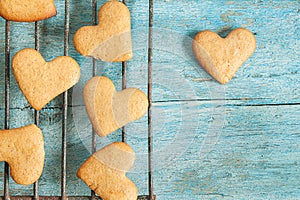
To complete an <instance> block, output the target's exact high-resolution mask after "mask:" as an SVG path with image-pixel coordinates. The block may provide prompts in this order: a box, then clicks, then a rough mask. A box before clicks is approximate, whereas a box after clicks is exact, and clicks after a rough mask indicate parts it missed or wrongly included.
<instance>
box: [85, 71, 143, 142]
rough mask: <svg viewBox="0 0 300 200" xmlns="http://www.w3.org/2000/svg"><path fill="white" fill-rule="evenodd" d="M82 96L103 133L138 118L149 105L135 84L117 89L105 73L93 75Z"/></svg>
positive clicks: (95, 123) (99, 131) (91, 119)
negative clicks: (123, 88)
mask: <svg viewBox="0 0 300 200" xmlns="http://www.w3.org/2000/svg"><path fill="white" fill-rule="evenodd" d="M83 96H84V103H85V108H86V111H87V113H88V116H89V119H90V121H91V122H92V125H93V127H94V129H95V131H96V132H97V133H98V135H100V136H106V135H107V134H109V133H111V132H113V131H115V130H117V129H118V128H121V127H122V126H124V125H126V124H128V123H130V122H133V121H135V120H137V119H139V118H140V117H142V116H143V115H144V114H145V113H146V111H147V109H148V98H147V96H146V95H145V93H143V92H142V91H141V90H139V89H136V88H128V89H125V90H122V91H120V92H117V91H116V89H115V86H114V84H113V82H112V81H111V80H110V79H109V78H107V77H104V76H97V77H93V78H91V79H90V80H89V81H88V82H87V83H86V85H85V87H84V95H83Z"/></svg>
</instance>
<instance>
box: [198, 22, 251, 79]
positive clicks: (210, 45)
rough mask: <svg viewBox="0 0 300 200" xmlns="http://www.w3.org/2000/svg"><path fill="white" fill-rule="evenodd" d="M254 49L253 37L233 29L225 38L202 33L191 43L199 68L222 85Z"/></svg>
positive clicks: (209, 32)
mask: <svg viewBox="0 0 300 200" xmlns="http://www.w3.org/2000/svg"><path fill="white" fill-rule="evenodd" d="M255 48H256V39H255V37H254V35H253V34H252V33H251V32H250V31H249V30H247V29H244V28H237V29H234V30H233V31H231V32H230V33H229V35H228V36H227V37H226V38H221V37H220V36H219V35H217V34H216V33H214V32H212V31H202V32H199V33H198V34H197V35H196V36H195V38H194V41H193V51H194V54H195V55H196V58H197V59H198V61H199V63H200V64H201V66H202V67H203V68H204V69H205V70H206V71H207V73H209V74H210V75H211V76H212V77H214V78H215V79H216V80H217V81H218V82H220V83H222V84H225V83H227V82H228V81H229V80H230V79H231V78H232V77H233V76H234V74H235V73H236V71H237V70H238V69H239V67H240V66H241V65H242V64H243V63H244V62H245V61H246V60H247V59H248V58H249V57H250V56H251V55H252V54H253V53H254V51H255Z"/></svg>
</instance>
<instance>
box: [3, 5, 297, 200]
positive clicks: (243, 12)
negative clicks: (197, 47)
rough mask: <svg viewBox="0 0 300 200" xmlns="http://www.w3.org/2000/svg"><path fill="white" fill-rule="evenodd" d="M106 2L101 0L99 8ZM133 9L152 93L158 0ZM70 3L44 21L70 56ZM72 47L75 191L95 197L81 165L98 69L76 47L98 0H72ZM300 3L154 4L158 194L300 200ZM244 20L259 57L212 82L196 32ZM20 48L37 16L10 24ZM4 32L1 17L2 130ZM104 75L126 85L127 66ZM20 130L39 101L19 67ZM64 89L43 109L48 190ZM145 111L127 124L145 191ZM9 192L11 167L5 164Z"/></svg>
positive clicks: (15, 113) (136, 175) (28, 42)
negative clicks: (88, 89) (198, 55)
mask: <svg viewBox="0 0 300 200" xmlns="http://www.w3.org/2000/svg"><path fill="white" fill-rule="evenodd" d="M103 2H104V1H102V0H101V1H98V6H100V5H101V4H102V3H103ZM127 2H128V7H129V9H130V11H131V16H132V28H133V36H134V38H133V39H134V42H133V45H134V54H135V56H134V58H133V59H132V60H131V61H129V62H128V75H127V78H128V86H134V87H139V88H141V89H142V90H144V91H146V90H147V39H148V35H147V31H148V2H147V1H146V0H140V1H131V0H130V1H129V0H128V1H127ZM63 4H64V1H62V0H57V1H56V5H57V7H58V15H57V16H56V17H54V18H51V19H49V20H45V21H43V22H41V53H42V54H43V55H44V57H45V58H46V59H47V60H51V59H53V58H54V57H57V56H60V55H63V34H64V32H63V28H64V5H63ZM70 9H71V24H70V25H71V41H70V42H71V45H70V55H71V56H73V57H74V58H75V59H76V60H77V61H78V62H79V64H80V65H81V69H82V70H81V73H82V76H81V81H80V83H79V84H78V85H77V86H76V87H75V88H74V89H73V92H70V96H72V98H73V99H72V101H71V100H70V109H69V117H68V119H69V122H68V138H67V140H68V157H67V165H68V176H67V177H68V181H67V194H68V195H89V194H90V191H89V189H88V187H87V186H85V185H84V184H83V183H82V181H80V180H79V179H78V178H76V176H75V173H76V170H77V169H78V167H79V166H80V164H81V163H82V162H83V161H84V160H85V159H86V158H88V156H89V155H90V140H91V137H90V136H91V135H90V130H91V127H90V124H89V121H88V119H87V117H86V114H85V111H84V107H83V102H82V94H81V92H82V87H83V85H84V83H85V82H86V81H87V80H88V79H89V78H90V77H91V75H92V71H91V69H92V65H91V59H90V58H84V57H82V56H80V55H79V54H78V53H77V52H76V51H75V50H74V48H73V46H72V40H73V34H74V32H75V31H76V30H77V29H78V28H79V27H81V26H83V25H89V24H91V17H92V16H91V15H92V12H91V2H90V1H80V0H71V8H70ZM299 11H300V2H299V1H295V0H284V1H275V0H272V1H258V0H251V1H246V0H242V1H238V0H235V1H222V0H220V1H209V0H207V1H199V0H181V1H174V0H168V1H163V0H158V1H154V27H155V29H154V64H153V75H154V90H153V93H154V97H153V100H154V111H153V115H154V116H153V120H154V122H153V126H154V151H155V152H154V166H155V167H154V188H155V194H156V195H157V199H299V198H300V188H299V185H300V171H299V170H300V123H299V117H300V95H299V94H300V91H299V90H300V89H299V88H300V84H299V83H300V81H299V80H300V71H299V64H300V62H299V58H300V56H299V52H300V39H299V35H300V25H299V22H300V12H299ZM236 27H246V28H248V29H250V30H251V31H252V32H254V33H255V34H256V38H257V50H256V52H255V54H254V55H253V56H252V57H251V58H250V59H249V60H248V61H247V62H246V63H245V65H244V66H242V67H241V69H240V70H239V71H238V72H237V74H236V76H235V77H234V78H233V80H232V81H230V82H229V83H228V84H227V85H226V86H221V85H219V84H218V83H216V82H215V81H213V80H212V79H211V78H210V77H209V76H208V75H207V74H206V73H205V72H204V71H203V70H202V69H201V67H199V65H198V64H197V62H196V61H195V59H194V58H193V55H192V52H191V48H190V47H191V43H190V42H191V37H193V36H194V35H195V34H196V33H197V32H198V31H200V30H205V29H210V30H213V31H217V32H219V33H220V34H221V35H223V36H225V35H226V34H227V33H228V30H231V29H233V28H236ZM11 31H12V33H11V55H12V56H13V55H14V54H15V53H16V52H17V51H18V50H20V49H22V48H25V47H34V23H12V25H11ZM4 33H5V21H4V20H3V19H1V20H0V86H1V87H0V116H3V117H2V118H1V119H0V127H3V123H4V39H5V38H4ZM97 74H99V75H100V74H104V75H106V76H108V77H109V78H111V79H112V80H113V81H114V82H115V83H116V85H117V88H119V89H120V88H121V65H120V64H111V63H103V62H101V61H98V72H97ZM11 79H12V82H11V118H10V125H11V127H19V126H23V125H26V124H29V123H33V121H34V120H33V110H32V109H31V108H30V107H29V105H28V103H27V101H26V99H25V98H24V97H23V95H22V93H21V92H20V90H19V88H18V86H17V84H16V82H15V80H14V77H13V75H12V76H11ZM61 103H62V99H61V97H58V98H56V99H55V100H53V101H52V102H51V103H50V104H48V105H47V107H46V108H45V109H43V110H42V111H41V124H40V126H41V128H42V130H43V133H44V137H45V144H46V162H45V170H44V173H43V176H42V177H41V180H40V183H39V184H40V194H41V195H59V194H60V163H61V114H62V113H61V109H60V106H61ZM146 119H147V118H146V117H143V118H142V119H141V120H139V121H137V122H135V123H133V124H130V125H128V128H127V132H128V143H129V144H130V145H131V146H132V147H133V148H134V150H135V151H136V153H137V161H136V167H135V168H134V169H133V170H132V171H131V172H130V174H129V176H130V177H131V178H132V179H133V181H134V182H136V183H137V186H138V188H139V190H140V194H146V193H147V156H146V155H147V122H146ZM120 139H121V138H120V131H116V133H114V134H112V135H110V136H109V137H107V138H104V139H103V138H97V143H98V148H100V147H101V146H103V145H105V144H108V143H110V142H112V141H115V140H120ZM0 169H1V170H0V190H1V191H2V190H3V178H2V177H3V176H2V173H3V170H2V169H3V167H2V164H1V167H0ZM10 183H11V185H10V188H11V190H10V191H11V194H13V195H31V194H32V186H27V187H24V186H18V185H16V184H14V183H13V181H11V182H10Z"/></svg>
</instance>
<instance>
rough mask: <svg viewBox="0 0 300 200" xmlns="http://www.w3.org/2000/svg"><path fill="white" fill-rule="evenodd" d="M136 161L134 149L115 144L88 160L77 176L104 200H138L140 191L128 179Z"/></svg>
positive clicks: (120, 143)
mask: <svg viewBox="0 0 300 200" xmlns="http://www.w3.org/2000/svg"><path fill="white" fill-rule="evenodd" d="M134 161H135V153H134V151H133V150H132V148H131V147H130V146H129V145H127V144H126V143H123V142H115V143H112V144H110V145H108V146H106V147H104V148H102V149H100V150H99V151H97V152H96V153H94V154H93V155H92V156H91V157H90V158H88V159H87V160H86V161H85V162H84V163H83V164H82V166H81V167H80V168H79V170H78V172H77V176H78V177H79V178H80V179H82V180H83V181H84V182H85V183H86V184H87V185H88V186H89V187H90V188H91V189H92V190H94V191H95V192H96V193H97V194H98V195H99V196H100V197H101V198H102V199H103V200H116V199H117V200H136V199H137V196H138V190H137V188H136V186H135V184H134V183H133V182H132V181H131V180H130V179H128V178H127V177H126V172H127V171H128V170H130V169H131V168H132V166H133V164H134Z"/></svg>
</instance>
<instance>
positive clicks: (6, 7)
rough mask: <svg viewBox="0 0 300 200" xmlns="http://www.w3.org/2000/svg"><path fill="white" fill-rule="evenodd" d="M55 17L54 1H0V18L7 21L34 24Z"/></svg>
mask: <svg viewBox="0 0 300 200" xmlns="http://www.w3.org/2000/svg"><path fill="white" fill-rule="evenodd" d="M55 15H56V8H55V4H54V0H0V16H1V17H3V18H4V19H6V20H9V21H16V22H34V21H39V20H44V19H47V18H50V17H53V16H55Z"/></svg>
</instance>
